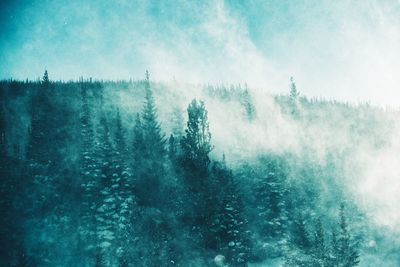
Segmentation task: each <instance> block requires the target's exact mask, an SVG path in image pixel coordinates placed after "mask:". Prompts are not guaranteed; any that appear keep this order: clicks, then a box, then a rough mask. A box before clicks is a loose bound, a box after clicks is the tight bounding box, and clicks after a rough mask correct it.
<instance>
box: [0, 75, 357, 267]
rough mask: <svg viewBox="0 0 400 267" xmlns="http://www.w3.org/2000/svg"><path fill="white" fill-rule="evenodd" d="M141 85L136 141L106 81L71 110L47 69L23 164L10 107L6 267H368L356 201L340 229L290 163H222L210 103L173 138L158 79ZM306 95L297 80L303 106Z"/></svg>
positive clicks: (82, 88) (83, 89)
mask: <svg viewBox="0 0 400 267" xmlns="http://www.w3.org/2000/svg"><path fill="white" fill-rule="evenodd" d="M19 86H21V87H24V84H22V85H21V84H20V85H19ZM140 86H141V87H142V88H143V90H144V92H145V97H144V103H143V107H142V110H141V111H140V112H139V113H137V114H136V115H135V122H134V127H132V128H131V131H132V132H130V133H127V129H128V128H127V127H126V125H124V121H123V119H122V118H121V114H120V111H119V110H118V109H117V108H116V109H114V112H112V113H110V111H109V110H107V109H105V108H104V101H105V100H104V99H103V96H102V85H101V83H96V82H92V81H83V80H82V81H80V82H77V83H76V84H74V88H71V89H74V94H76V92H79V95H78V96H79V97H78V98H77V99H78V101H74V102H73V103H65V102H62V103H61V104H60V103H59V102H58V100H55V99H57V97H56V94H57V90H56V88H55V87H56V84H55V83H54V82H52V81H50V80H49V77H48V73H47V71H46V72H45V74H44V76H43V79H42V80H41V81H40V82H36V83H30V84H29V88H28V89H27V90H29V105H28V108H27V109H28V114H29V116H30V118H29V119H30V123H29V126H28V129H27V139H26V140H27V141H26V142H25V143H23V142H21V144H23V145H25V149H23V151H24V155H19V156H17V157H16V156H13V155H11V153H10V150H11V148H10V147H9V146H8V142H7V138H8V136H7V134H8V133H9V132H10V131H8V130H7V127H9V126H10V125H11V124H12V122H10V121H9V120H8V119H7V116H6V113H5V110H6V108H5V106H6V98H2V102H1V107H0V108H1V109H0V137H1V138H0V157H1V162H2V163H1V166H0V171H1V177H2V183H1V192H0V193H1V196H2V197H1V211H0V212H1V215H0V217H1V221H0V229H1V230H0V231H1V241H2V243H3V244H4V246H2V247H1V248H0V250H1V252H0V253H1V263H2V265H5V266H17V267H22V266H24V267H25V266H96V267H101V266H120V267H126V266H192V265H198V266H247V265H248V264H249V263H251V262H254V263H257V262H263V261H265V260H267V259H281V260H282V262H283V265H284V266H343V267H344V266H346V267H351V266H357V265H358V263H359V257H360V250H359V244H358V242H357V240H356V238H355V237H356V233H353V232H352V228H351V227H350V225H349V219H348V215H347V212H346V206H345V203H344V202H341V201H340V200H338V201H337V209H338V211H339V212H338V216H337V218H336V221H332V220H329V221H326V220H324V218H323V217H324V216H323V215H322V214H317V215H313V216H311V214H313V211H316V210H317V208H315V207H316V205H317V198H318V193H319V192H313V193H315V194H309V195H306V196H305V195H304V194H303V192H304V190H305V187H309V186H312V185H296V184H293V183H292V182H291V181H290V179H289V174H288V165H287V162H288V161H287V159H286V158H285V157H282V156H279V155H274V154H266V155H260V156H259V157H258V158H257V159H256V161H249V162H247V163H243V164H241V165H240V166H235V167H231V166H229V164H228V163H227V162H226V160H225V155H221V156H222V159H220V160H218V159H217V156H215V155H212V151H213V148H214V146H213V144H212V135H211V132H210V129H209V123H210V122H209V120H208V112H207V109H206V105H205V103H204V102H203V101H201V100H197V99H193V100H192V101H191V102H190V103H189V105H188V107H187V122H186V126H185V129H184V131H179V129H178V130H177V131H175V132H174V133H171V134H170V135H168V136H167V135H166V133H165V132H164V131H163V129H162V127H161V122H160V121H159V119H158V111H157V106H156V104H155V100H154V96H153V90H152V83H151V81H150V76H149V73H148V72H146V77H145V79H144V80H143V81H141V82H140ZM26 87H28V86H26ZM295 90H296V87H295V85H294V82H293V83H292V92H291V93H292V94H291V99H292V101H293V103H294V102H295V101H296V97H298V92H297V91H295ZM244 92H245V93H244V97H243V103H244V104H245V107H246V112H247V115H248V119H249V120H252V119H253V118H254V116H255V114H256V112H255V108H254V106H253V105H252V104H251V98H250V96H249V93H248V91H247V89H246V90H245V91H244ZM58 99H59V98H58ZM73 105H75V107H74V108H75V110H77V111H78V112H79V113H78V114H76V116H74V114H73V113H72V112H71V113H69V112H68V111H71V110H73V107H71V106H73ZM293 113H294V115H293V116H295V112H293ZM68 149H70V150H72V151H70V150H68ZM314 213H315V212H314Z"/></svg>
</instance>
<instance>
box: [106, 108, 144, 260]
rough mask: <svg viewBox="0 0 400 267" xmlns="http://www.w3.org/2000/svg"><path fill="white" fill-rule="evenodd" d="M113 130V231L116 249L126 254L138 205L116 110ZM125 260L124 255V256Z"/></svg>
mask: <svg viewBox="0 0 400 267" xmlns="http://www.w3.org/2000/svg"><path fill="white" fill-rule="evenodd" d="M115 124H116V130H115V152H114V157H113V161H112V168H113V175H112V185H111V189H112V194H113V197H114V198H115V201H116V206H115V217H114V218H113V222H114V224H115V232H116V238H117V246H118V248H117V251H118V252H119V253H120V254H124V255H125V254H126V251H127V250H128V249H129V248H131V247H134V246H135V244H133V243H132V242H134V240H136V238H137V229H136V228H137V227H136V220H137V216H138V212H139V211H138V207H137V203H136V197H135V195H134V193H133V192H134V190H133V177H132V169H131V168H130V166H129V164H128V163H127V160H128V149H127V147H126V141H125V133H124V129H123V127H122V121H121V117H120V114H119V112H117V116H116V120H115ZM124 259H125V262H127V259H126V256H124Z"/></svg>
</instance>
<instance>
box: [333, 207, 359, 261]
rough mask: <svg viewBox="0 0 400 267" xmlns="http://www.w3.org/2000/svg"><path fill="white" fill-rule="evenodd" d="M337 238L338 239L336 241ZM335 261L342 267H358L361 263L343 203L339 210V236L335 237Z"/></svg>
mask: <svg viewBox="0 0 400 267" xmlns="http://www.w3.org/2000/svg"><path fill="white" fill-rule="evenodd" d="M336 238H337V239H336ZM335 239H336V240H335V245H336V246H335V247H334V251H335V252H336V253H335V259H336V262H337V265H335V266H340V267H352V266H357V265H358V264H359V262H360V260H359V257H360V256H359V252H358V249H357V244H355V243H354V242H353V240H352V238H351V236H350V233H349V226H348V224H347V218H346V215H345V205H344V203H341V205H340V209H339V234H338V236H337V237H335Z"/></svg>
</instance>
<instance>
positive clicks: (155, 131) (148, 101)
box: [142, 71, 165, 158]
mask: <svg viewBox="0 0 400 267" xmlns="http://www.w3.org/2000/svg"><path fill="white" fill-rule="evenodd" d="M145 90H146V91H145V92H146V96H145V103H144V107H143V111H142V128H143V138H144V143H145V145H146V150H145V153H146V154H148V156H149V157H152V158H159V157H162V156H163V155H164V154H165V136H164V134H163V133H162V131H161V126H160V124H159V122H158V118H157V109H156V105H155V102H154V97H153V92H152V90H151V88H150V81H149V72H148V71H146V80H145Z"/></svg>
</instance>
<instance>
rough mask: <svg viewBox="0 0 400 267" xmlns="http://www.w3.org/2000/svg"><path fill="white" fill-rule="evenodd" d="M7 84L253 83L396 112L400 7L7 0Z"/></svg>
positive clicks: (2, 25)
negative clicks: (147, 77) (84, 80)
mask: <svg viewBox="0 0 400 267" xmlns="http://www.w3.org/2000/svg"><path fill="white" fill-rule="evenodd" d="M0 8H1V9H0V79H8V78H16V79H26V78H29V79H36V78H38V77H40V76H41V75H42V73H43V71H44V69H48V71H49V73H50V77H51V78H53V79H62V80H69V79H78V78H79V77H80V76H83V77H93V78H97V79H129V78H133V79H141V78H143V76H144V72H145V70H146V69H148V70H149V71H150V73H151V76H152V79H153V80H157V81H171V80H177V81H182V82H190V83H196V84H197V83H204V84H207V83H213V84H220V83H224V84H227V83H233V84H237V83H241V84H243V83H247V84H248V85H249V86H250V88H253V89H256V90H265V91H268V92H271V93H278V94H281V93H287V92H288V90H289V89H288V86H289V85H288V84H289V78H290V77H291V76H293V77H294V78H295V81H296V84H297V87H298V88H299V90H300V92H301V93H302V94H303V95H306V96H308V97H318V98H324V99H337V100H341V101H348V102H352V103H357V102H360V101H361V102H370V103H372V104H376V105H382V106H394V107H399V103H400V86H399V84H400V1H399V0H379V1H378V0H351V1H350V0H338V1H328V0H318V1H317V0H308V1H305V0H297V1H289V0H249V1H233V0H228V1H221V0H210V1H184V0H174V1H132V0H115V1H107V0H86V1H82V0H69V1H60V0H52V1H50V0H36V1H35V0H31V1H27V0H13V1H12V0H11V1H10V0H5V1H4V0H3V1H2V2H1V3H0Z"/></svg>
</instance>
